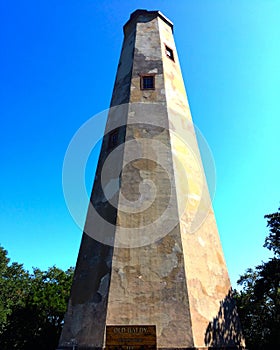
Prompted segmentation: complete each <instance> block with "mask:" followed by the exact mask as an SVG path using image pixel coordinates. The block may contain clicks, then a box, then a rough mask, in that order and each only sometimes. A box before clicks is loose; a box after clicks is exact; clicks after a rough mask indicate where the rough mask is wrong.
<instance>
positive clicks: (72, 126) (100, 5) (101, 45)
mask: <svg viewBox="0 0 280 350" xmlns="http://www.w3.org/2000/svg"><path fill="white" fill-rule="evenodd" d="M137 8H145V9H149V10H161V11H162V12H163V13H164V14H165V15H166V16H167V17H169V18H170V19H171V20H172V21H173V22H174V26H175V27H174V29H175V30H174V35H175V40H176V44H177V50H178V53H179V57H180V61H181V68H182V72H183V76H184V80H185V84H186V88H187V92H188V97H189V102H190V106H191V111H192V115H193V119H194V122H195V124H196V125H197V126H198V127H199V129H200V130H201V131H202V133H203V134H204V136H205V137H206V139H207V141H208V143H209V145H210V147H211V150H212V152H213V155H214V159H215V164H216V171H217V191H216V196H215V199H214V209H215V212H216V218H217V222H218V227H219V231H220V236H221V240H222V244H223V249H224V253H225V257H226V261H227V265H228V269H229V273H230V277H231V281H232V284H233V285H234V286H235V282H236V280H237V278H238V276H239V275H240V274H242V273H243V272H244V271H245V269H246V268H248V267H253V266H255V265H257V264H259V263H261V261H262V260H266V259H267V258H268V253H267V251H266V249H265V248H263V247H262V245H263V242H264V239H265V236H266V235H267V229H266V222H265V220H264V219H263V216H264V215H265V214H266V213H270V212H274V211H276V210H277V208H278V206H279V199H280V190H279V173H280V171H279V170H280V166H279V163H280V162H279V126H280V125H279V124H280V123H279V119H280V118H279V116H280V113H279V112H280V103H279V101H280V96H279V95H280V94H279V86H280V68H279V65H280V63H279V62H280V48H279V43H280V40H279V38H280V26H279V18H280V1H276V0H275V1H273V0H263V1H260V0H251V1H250V0H247V1H241V0H240V1H237V0H231V1H229V0H228V1H227V0H219V1H218V0H211V1H210V0H204V1H203V0H201V1H199V0H195V1H186V0H181V1H178V0H176V1H173V2H171V1H170V0H162V1H133V0H130V1H119V0H118V1H117V0H113V1H108V0H100V1H93V0H91V1H90V0H85V1H72V0H67V1H66V0H59V1H57V0H55V1H54V0H48V1H37V0H36V1H35V0H29V1H13V0H9V1H8V0H4V1H2V2H1V5H0V17H1V18H0V26H1V30H0V35H1V55H0V67H1V83H0V84H1V85H0V89H1V94H0V101H1V107H0V112H1V129H0V130H1V131H0V132H1V137H0V143H1V145H0V149H1V156H0V157H1V158H0V164H1V172H0V176H1V193H0V196H1V197H0V198H1V202H0V205H1V211H0V229H1V236H0V243H1V245H2V246H4V247H5V248H6V249H7V250H8V252H9V256H10V258H11V259H12V260H13V261H18V262H22V263H24V265H25V267H26V268H27V269H31V267H32V266H36V267H39V268H42V269H46V268H48V267H49V266H52V265H54V264H55V265H57V266H58V267H61V268H67V267H69V266H70V265H72V266H73V265H75V262H76V258H77V253H78V249H79V245H80V239H81V232H80V229H79V228H78V227H77V226H76V225H75V223H74V222H73V220H72V218H71V216H70V215H69V213H68V210H67V208H66V205H65V202H64V198H63V191H62V180H61V173H62V164H63V158H64V154H65V151H66V149H67V146H68V143H69V141H70V140H71V138H72V136H73V134H74V133H75V131H76V130H77V129H78V128H79V127H80V126H81V124H82V123H84V122H85V121H86V120H87V119H89V118H90V117H91V116H93V115H95V114H96V113H98V112H100V111H103V110H104V109H106V108H108V106H109V102H110V97H111V93H112V89H113V83H114V78H115V73H116V69H117V64H118V59H119V54H120V50H121V44H122V39H123V34H122V26H123V24H124V23H125V22H126V21H127V20H128V18H129V15H130V13H131V12H133V11H134V10H135V9H137ZM93 176H94V169H92V173H91V174H90V176H89V177H90V178H89V180H88V181H92V179H93Z"/></svg>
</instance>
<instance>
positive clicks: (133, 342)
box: [106, 325, 157, 350]
mask: <svg viewBox="0 0 280 350" xmlns="http://www.w3.org/2000/svg"><path fill="white" fill-rule="evenodd" d="M156 348H157V341H156V326H145V325H144V326H138V325H137V326H133V325H129V326H123V325H120V326H118V325H115V326H106V349H107V350H117V349H118V350H141V349H154V350H156Z"/></svg>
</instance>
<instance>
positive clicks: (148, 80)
mask: <svg viewBox="0 0 280 350" xmlns="http://www.w3.org/2000/svg"><path fill="white" fill-rule="evenodd" d="M154 88H155V76H154V75H142V76H141V90H154Z"/></svg>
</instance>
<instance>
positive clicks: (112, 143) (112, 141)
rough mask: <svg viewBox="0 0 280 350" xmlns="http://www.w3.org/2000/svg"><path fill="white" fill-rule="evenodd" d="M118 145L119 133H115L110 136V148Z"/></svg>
mask: <svg viewBox="0 0 280 350" xmlns="http://www.w3.org/2000/svg"><path fill="white" fill-rule="evenodd" d="M117 144H118V132H117V131H113V132H112V133H111V134H110V136H109V147H110V148H112V147H115V146H116V145H117Z"/></svg>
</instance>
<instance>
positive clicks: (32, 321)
mask: <svg viewBox="0 0 280 350" xmlns="http://www.w3.org/2000/svg"><path fill="white" fill-rule="evenodd" d="M1 257H2V259H0V264H1V261H2V262H3V264H2V265H1V267H0V268H1V269H2V270H1V271H0V272H1V278H0V283H2V284H1V287H2V286H3V287H4V288H3V290H2V288H1V294H0V302H1V301H2V302H1V304H0V308H1V309H0V310H1V314H0V317H1V319H0V344H1V350H12V349H20V350H25V349H29V350H30V349H31V350H32V349H40V350H52V349H56V346H57V343H58V339H59V335H60V332H61V327H62V323H63V317H64V314H65V312H66V307H67V301H68V298H69V293H70V288H71V283H72V277H73V268H70V269H68V270H67V271H63V270H61V269H59V268H57V267H55V266H54V267H51V268H49V269H48V270H47V271H41V270H40V269H38V268H35V269H33V273H31V274H30V273H28V272H26V271H24V269H23V267H22V265H19V264H17V263H13V264H11V265H9V259H8V258H7V252H6V251H4V250H2V256H1ZM2 266H3V268H2ZM3 271H6V272H5V274H3V273H2V272H3ZM8 272H9V273H8ZM8 286H9V287H8Z"/></svg>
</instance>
